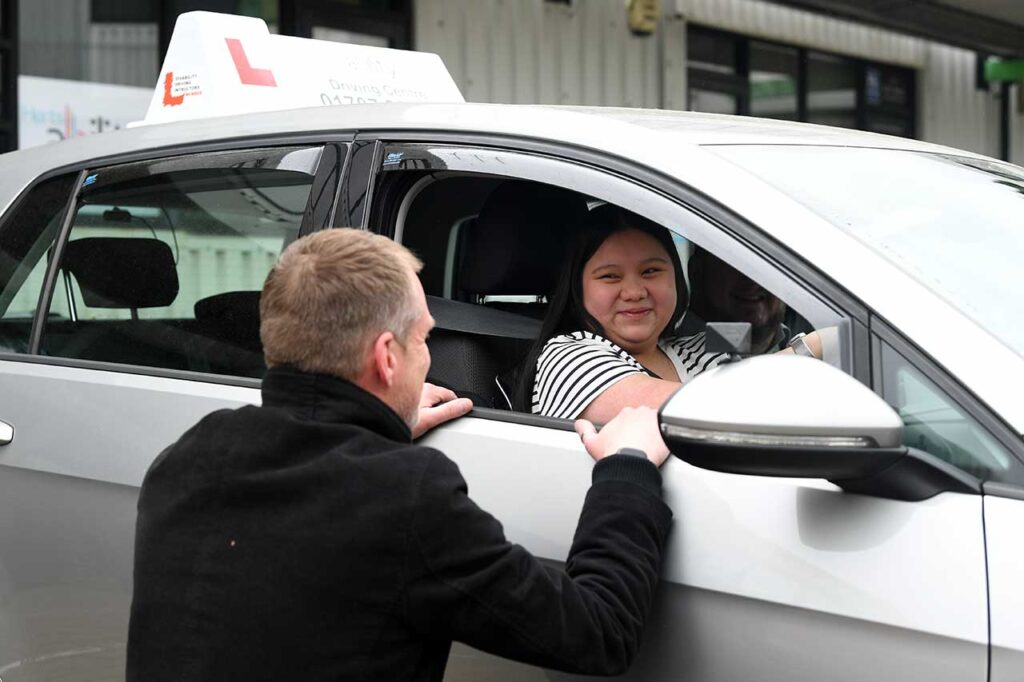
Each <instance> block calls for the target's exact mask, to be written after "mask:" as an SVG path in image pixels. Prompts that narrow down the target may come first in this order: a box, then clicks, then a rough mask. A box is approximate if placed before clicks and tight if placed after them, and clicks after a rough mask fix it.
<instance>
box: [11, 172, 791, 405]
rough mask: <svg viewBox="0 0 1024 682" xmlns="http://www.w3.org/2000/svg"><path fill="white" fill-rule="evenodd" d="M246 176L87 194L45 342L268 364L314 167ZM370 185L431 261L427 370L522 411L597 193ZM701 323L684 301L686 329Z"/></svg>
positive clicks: (474, 180)
mask: <svg viewBox="0 0 1024 682" xmlns="http://www.w3.org/2000/svg"><path fill="white" fill-rule="evenodd" d="M226 178H227V179H226ZM243 180H244V182H243V181H240V180H239V178H238V177H236V176H234V175H229V176H226V175H225V174H224V173H218V172H213V171H210V170H203V171H202V172H201V173H200V174H198V175H197V174H191V175H190V174H178V175H175V174H167V175H165V176H150V177H148V178H146V180H145V182H144V183H143V184H142V185H141V186H140V185H138V184H134V185H131V184H129V185H127V186H126V185H123V184H122V185H112V186H110V187H109V188H107V189H104V190H103V191H102V192H98V193H96V194H94V195H93V196H92V198H91V199H90V200H87V201H86V202H85V203H84V204H83V205H81V206H80V207H79V209H78V213H77V216H76V218H75V220H74V223H73V226H72V231H71V234H70V238H69V240H68V242H67V243H66V245H65V248H64V253H63V255H62V261H61V266H60V271H59V276H58V283H57V286H56V288H55V293H54V296H53V300H52V302H51V305H50V308H49V314H48V316H47V320H46V325H45V329H44V333H43V335H42V339H41V345H40V352H41V353H43V354H46V355H51V356H58V357H66V358H75V359H81V360H90V361H98V362H106V363H116V364H127V365H135V366H144V367H153V368H162V369H169V370H188V371H194V372H203V373H210V374H218V375H227V376H237V377H250V378H259V377H260V376H262V374H263V372H264V370H265V367H264V364H263V357H262V347H261V344H260V340H259V289H260V287H261V285H262V281H263V279H264V278H265V276H266V273H267V272H268V271H269V269H270V267H271V266H272V264H273V261H274V260H275V259H276V257H277V255H278V253H280V251H281V250H282V249H283V248H284V247H285V246H286V245H287V244H288V243H289V242H290V240H291V239H294V237H295V235H296V234H297V233H298V224H299V221H300V220H301V215H302V206H303V205H304V202H305V200H306V197H307V196H308V192H309V186H310V179H309V176H308V175H301V176H300V175H299V174H294V175H289V174H288V173H287V172H282V171H273V172H272V173H255V174H250V175H248V176H246V177H244V178H243ZM375 197H376V201H375V204H374V206H373V207H372V214H371V222H372V223H373V224H376V225H380V226H381V229H382V230H384V231H385V233H387V234H389V235H390V236H391V237H392V238H395V239H397V240H399V241H401V242H402V243H403V244H405V245H406V246H408V247H409V248H410V249H411V250H412V251H413V252H415V253H416V254H417V255H418V256H419V257H420V258H421V259H422V260H423V263H424V267H423V270H422V272H421V274H420V277H421V281H422V283H423V287H424V290H425V292H426V294H427V300H428V305H429V307H430V310H431V313H432V315H433V317H434V318H435V320H436V327H435V329H434V331H433V332H432V333H431V336H430V339H429V347H430V351H431V356H432V358H433V361H432V364H431V369H430V374H429V375H428V381H430V382H432V383H435V384H438V385H441V386H445V387H448V388H451V389H453V390H454V391H455V392H456V393H458V394H459V395H462V396H466V397H470V398H472V399H473V400H474V403H475V404H476V405H477V406H478V407H487V408H494V409H499V410H513V411H520V412H528V411H529V406H528V405H526V404H523V403H524V402H525V401H524V400H523V399H522V398H521V397H519V398H517V396H516V390H515V389H516V386H517V384H518V380H519V376H520V373H521V371H522V369H523V367H522V363H523V361H524V358H525V357H526V355H527V353H528V352H529V350H530V347H531V346H532V344H533V342H534V340H535V339H536V338H537V336H538V334H539V332H540V327H541V322H542V320H543V317H544V314H545V312H546V309H547V302H548V298H549V296H550V294H551V292H552V291H553V289H554V287H555V285H556V283H557V279H558V277H559V274H560V272H561V269H562V267H563V265H564V263H565V260H566V256H567V247H568V244H569V241H570V238H571V236H572V232H573V230H574V229H576V226H577V225H578V224H580V222H581V221H582V219H583V218H584V217H585V215H586V214H587V212H588V210H590V209H591V208H593V207H594V206H597V205H599V204H600V203H602V202H601V201H600V200H598V199H595V198H594V197H589V196H585V195H582V194H579V193H577V192H573V191H570V190H567V189H563V188H560V187H556V186H553V185H548V184H543V183H539V182H531V181H525V180H510V179H507V178H503V177H496V176H486V175H480V174H475V175H471V174H461V173H452V172H440V173H438V172H435V171H427V170H403V171H401V172H395V173H384V174H382V175H381V177H380V179H379V180H378V185H377V187H376V189H375ZM54 238H55V235H54V234H50V235H48V236H47V235H44V236H43V239H50V240H53V239H54ZM51 243H52V242H51ZM682 248H683V249H685V248H687V245H686V244H685V243H683V244H682ZM36 250H38V249H36ZM685 256H686V254H685V253H683V254H682V260H683V261H684V262H685V261H686V257H685ZM50 257H52V247H51V249H50V252H49V254H48V255H47V257H46V258H43V257H42V255H40V257H39V258H38V262H37V263H36V265H35V269H34V270H33V276H34V277H36V279H38V280H39V281H38V282H35V283H34V284H31V285H26V286H27V287H28V288H31V287H40V286H41V284H42V282H41V278H42V273H43V272H44V271H45V264H46V262H47V261H48V260H49V258H50ZM239 272H241V273H242V274H241V275H240V274H239ZM29 279H32V277H29ZM36 291H38V288H37V289H36ZM791 318H793V321H794V322H795V324H798V325H799V324H803V325H805V326H806V323H802V318H798V317H796V316H795V313H792V314H791ZM30 324H31V320H30V319H23V320H21V319H18V320H15V319H3V320H0V334H7V335H8V336H11V337H16V338H13V339H12V340H11V341H10V343H9V344H8V343H7V342H5V345H8V348H9V349H10V350H16V351H19V352H24V350H25V349H26V348H27V339H28V329H29V326H30ZM702 325H703V322H702V321H701V320H699V319H698V318H697V316H696V315H693V314H689V313H688V314H687V316H686V318H684V323H683V325H682V327H681V328H680V330H679V331H680V333H683V334H692V333H695V332H696V331H699V330H700V329H701V328H702ZM15 343H17V344H18V345H17V346H16V347H14V344H15Z"/></svg>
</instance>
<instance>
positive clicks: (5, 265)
mask: <svg viewBox="0 0 1024 682" xmlns="http://www.w3.org/2000/svg"><path fill="white" fill-rule="evenodd" d="M77 177H78V174H77V173H69V174H66V175H60V176H57V177H53V178H49V179H47V180H43V181H42V182H40V183H38V184H37V185H35V186H34V187H33V188H31V189H30V190H29V191H28V192H27V193H26V194H25V195H24V196H23V197H22V198H21V200H20V201H19V203H18V205H17V206H15V208H14V210H13V211H12V212H11V213H10V215H9V217H8V218H7V220H5V221H4V223H3V225H0V352H5V353H27V352H28V350H29V336H30V334H31V331H32V320H33V318H34V316H35V313H36V308H37V306H38V305H39V296H40V293H41V292H42V288H43V280H44V278H45V276H46V268H47V265H48V263H49V258H50V256H49V254H50V253H52V246H53V243H54V241H55V240H56V238H57V233H58V232H59V230H60V225H61V218H62V217H63V213H64V208H65V207H66V206H67V202H68V199H69V198H70V197H71V194H72V191H73V187H74V184H75V181H76V179H77Z"/></svg>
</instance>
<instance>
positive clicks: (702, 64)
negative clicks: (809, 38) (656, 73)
mask: <svg viewBox="0 0 1024 682" xmlns="http://www.w3.org/2000/svg"><path fill="white" fill-rule="evenodd" d="M687 81H688V86H687V89H688V92H687V95H688V98H689V99H688V101H689V108H690V110H691V111H704V112H708V113H724V114H742V115H750V116H760V117H764V118H776V119H784V120H791V121H806V122H809V123H820V124H823V125H831V126H839V127H843V128H856V129H860V130H871V131H874V132H879V133H886V134H889V135H901V136H903V137H914V135H915V133H916V130H915V125H914V121H915V116H916V111H915V99H916V94H915V73H914V71H913V70H912V69H905V68H901V67H897V66H892V65H889V64H880V63H877V62H871V61H866V60H861V59H852V58H849V57H842V56H839V55H834V54H828V53H826V52H821V51H816V50H808V49H806V48H799V47H795V46H791V45H780V44H778V43H771V42H767V41H761V40H752V39H749V38H746V37H744V36H739V35H735V34H731V33H727V32H724V31H718V30H715V29H709V28H705V27H702V26H690V27H689V29H688V31H687Z"/></svg>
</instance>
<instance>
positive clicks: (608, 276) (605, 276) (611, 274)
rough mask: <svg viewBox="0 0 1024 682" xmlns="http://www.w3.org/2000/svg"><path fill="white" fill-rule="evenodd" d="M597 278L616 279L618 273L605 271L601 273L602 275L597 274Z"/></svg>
mask: <svg viewBox="0 0 1024 682" xmlns="http://www.w3.org/2000/svg"><path fill="white" fill-rule="evenodd" d="M598 279H603V280H617V279H619V276H618V275H616V274H615V273H613V272H606V273H605V274H603V275H598Z"/></svg>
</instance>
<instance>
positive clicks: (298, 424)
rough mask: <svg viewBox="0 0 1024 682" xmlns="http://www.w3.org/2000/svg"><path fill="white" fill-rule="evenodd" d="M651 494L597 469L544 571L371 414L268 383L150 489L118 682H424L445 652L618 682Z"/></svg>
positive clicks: (152, 480) (380, 407)
mask: <svg viewBox="0 0 1024 682" xmlns="http://www.w3.org/2000/svg"><path fill="white" fill-rule="evenodd" d="M581 456H582V455H581ZM660 489H661V478H660V474H659V472H658V470H657V469H656V468H655V467H654V466H653V465H652V464H650V463H649V462H646V461H644V460H642V459H640V458H634V457H628V456H624V455H619V456H616V457H612V458H609V459H606V460H604V461H602V462H600V463H598V464H597V465H596V466H595V467H594V484H593V486H592V487H591V489H590V491H589V493H588V495H587V499H586V502H585V504H584V507H583V511H582V514H581V516H580V521H579V527H578V529H577V532H576V537H575V539H574V541H573V545H572V549H571V551H570V554H569V557H568V560H567V565H566V568H565V570H564V571H561V570H558V569H553V568H550V567H546V566H544V565H542V564H541V563H540V562H539V561H538V560H537V559H535V558H534V557H533V556H531V555H530V554H529V553H528V552H527V551H526V550H525V549H523V548H522V547H520V546H519V545H514V544H511V543H509V542H508V541H507V540H506V539H505V537H504V534H503V533H502V528H501V525H500V524H499V523H498V522H497V521H496V520H495V519H494V518H493V517H492V516H490V515H489V514H487V513H486V512H484V511H483V510H481V509H480V508H479V507H477V506H476V505H475V504H474V503H473V501H472V500H471V499H470V498H469V497H468V496H467V494H466V483H465V481H464V480H463V478H462V476H461V475H460V474H459V470H458V468H457V467H456V465H455V464H454V463H453V462H451V461H450V460H449V459H448V458H446V457H445V456H444V455H443V454H441V453H440V452H438V451H436V450H433V449H431V448H427V447H420V446H416V445H413V444H412V443H411V442H410V433H409V430H408V428H407V427H406V425H405V424H404V423H403V422H402V421H401V419H400V418H399V417H398V416H397V415H396V414H395V413H394V412H393V411H391V409H389V408H388V407H387V406H386V405H385V404H384V403H382V402H380V401H379V400H377V399H376V398H375V397H373V396H371V395H370V394H368V393H366V392H364V391H362V390H361V389H359V388H357V387H356V386H354V385H352V384H350V383H348V382H345V381H343V380H340V379H336V378H331V377H327V376H321V375H309V374H303V373H300V372H296V371H291V370H287V369H274V370H271V371H270V372H268V374H267V376H266V378H265V379H264V382H263V406H262V407H254V406H250V407H243V408H241V409H238V410H222V411H218V412H214V413H212V414H210V415H208V416H207V417H205V418H204V419H202V420H201V421H200V422H199V423H198V424H197V425H196V426H194V427H193V428H192V429H190V430H189V431H188V432H186V433H185V434H184V435H183V436H182V437H181V439H180V440H179V441H178V442H177V443H175V444H174V445H172V446H171V447H170V448H168V449H167V450H165V451H164V452H163V453H162V454H161V455H160V456H159V457H158V458H157V460H156V461H155V462H154V463H153V465H152V467H151V468H150V470H149V472H148V473H147V475H146V479H145V481H144V483H143V486H142V492H141V496H140V498H139V517H138V525H137V529H136V547H135V592H134V597H133V601H132V613H131V625H130V629H129V630H130V631H129V638H128V671H127V672H128V674H127V677H128V680H129V682H160V681H161V680H174V681H175V682H189V681H191V680H211V681H214V680H216V681H217V682H222V681H225V680H245V681H246V682H253V681H255V680H273V681H274V682H281V680H290V679H301V680H306V681H313V680H374V681H382V680H389V681H390V680H440V679H441V678H442V676H443V673H444V668H445V663H446V661H447V658H448V650H449V647H450V645H451V641H452V640H460V641H463V642H466V643H468V644H470V645H472V646H474V647H477V648H480V649H483V650H486V651H490V652H493V653H496V654H500V655H502V656H507V657H510V658H515V659H518V660H521V661H526V662H529V663H534V664H536V665H541V666H545V667H551V668H560V669H564V670H570V671H578V672H592V673H613V672H618V671H621V670H623V669H624V668H625V667H626V666H627V665H628V663H629V661H630V660H631V659H632V657H633V655H634V653H635V652H636V649H637V646H638V644H639V640H640V635H641V631H642V628H643V624H644V620H645V618H646V616H647V613H648V611H649V607H650V603H651V598H652V593H653V591H654V587H655V583H656V580H657V573H658V566H659V563H660V560H661V553H662V548H663V546H664V543H665V538H666V536H667V534H668V530H669V526H670V523H671V512H670V511H669V510H668V508H667V507H666V506H665V505H664V504H663V503H662V501H661V499H660Z"/></svg>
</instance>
